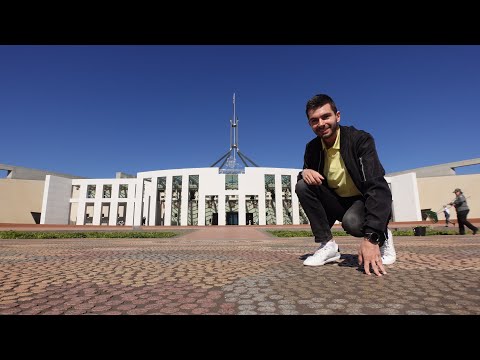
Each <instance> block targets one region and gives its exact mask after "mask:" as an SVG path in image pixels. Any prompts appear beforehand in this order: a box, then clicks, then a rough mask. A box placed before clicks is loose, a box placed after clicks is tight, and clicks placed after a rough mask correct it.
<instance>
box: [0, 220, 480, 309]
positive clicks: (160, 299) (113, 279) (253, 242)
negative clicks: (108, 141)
mask: <svg viewBox="0 0 480 360" xmlns="http://www.w3.org/2000/svg"><path fill="white" fill-rule="evenodd" d="M336 241H337V242H338V244H339V246H340V250H341V252H342V258H341V259H340V261H339V262H338V263H333V264H327V265H325V266H320V267H306V266H303V264H302V259H301V258H302V257H303V255H305V254H308V253H311V252H312V251H313V250H314V249H315V244H314V242H313V240H312V239H310V238H308V239H307V238H275V237H273V236H272V235H270V234H269V233H267V232H266V231H265V229H262V228H257V227H251V226H250V227H249V226H246V227H241V226H238V227H207V228H197V229H190V230H188V231H184V232H183V234H182V235H181V236H179V237H176V238H171V239H68V240H0V314H22V315H23V314H25V315H27V314H99V315H100V314H118V315H120V314H158V315H160V314H176V315H180V314H182V315H187V314H239V315H243V314H321V315H323V314H387V315H389V314H392V315H395V314H404V315H415V314H458V315H463V314H480V286H479V285H480V236H479V235H476V236H473V235H465V236H427V237H396V238H395V246H396V249H397V262H396V263H395V264H393V265H390V266H388V267H387V270H388V274H387V275H385V276H383V277H380V278H379V277H376V276H374V275H372V276H367V275H365V274H364V273H363V271H361V270H360V269H359V268H358V263H357V256H356V253H357V248H358V239H355V238H353V237H337V238H336Z"/></svg>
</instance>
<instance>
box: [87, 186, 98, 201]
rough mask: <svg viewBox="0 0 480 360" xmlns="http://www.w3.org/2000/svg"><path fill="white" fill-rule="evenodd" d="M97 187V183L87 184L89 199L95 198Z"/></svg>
mask: <svg viewBox="0 0 480 360" xmlns="http://www.w3.org/2000/svg"><path fill="white" fill-rule="evenodd" d="M96 188H97V186H96V185H88V186H87V199H94V198H95V191H96Z"/></svg>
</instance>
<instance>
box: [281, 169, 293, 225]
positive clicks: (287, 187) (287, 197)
mask: <svg viewBox="0 0 480 360" xmlns="http://www.w3.org/2000/svg"><path fill="white" fill-rule="evenodd" d="M282 208H283V224H284V225H291V224H293V211H292V176H291V175H282Z"/></svg>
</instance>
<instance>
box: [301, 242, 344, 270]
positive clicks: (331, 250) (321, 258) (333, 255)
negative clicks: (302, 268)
mask: <svg viewBox="0 0 480 360" xmlns="http://www.w3.org/2000/svg"><path fill="white" fill-rule="evenodd" d="M339 259H340V251H339V249H338V245H337V243H336V242H335V240H331V241H329V242H327V243H326V244H322V245H321V246H320V247H319V248H318V250H317V251H315V253H314V254H313V255H312V256H309V257H308V258H307V259H306V260H305V261H304V262H303V265H307V266H320V265H323V264H325V263H329V262H332V261H337V260H339Z"/></svg>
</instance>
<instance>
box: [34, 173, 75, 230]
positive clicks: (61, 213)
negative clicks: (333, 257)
mask: <svg viewBox="0 0 480 360" xmlns="http://www.w3.org/2000/svg"><path fill="white" fill-rule="evenodd" d="M71 189H72V179H68V178H63V177H60V176H54V175H47V176H46V177H45V187H44V190H43V201H42V215H41V217H40V224H68V213H69V211H70V201H69V200H70V192H71Z"/></svg>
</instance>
